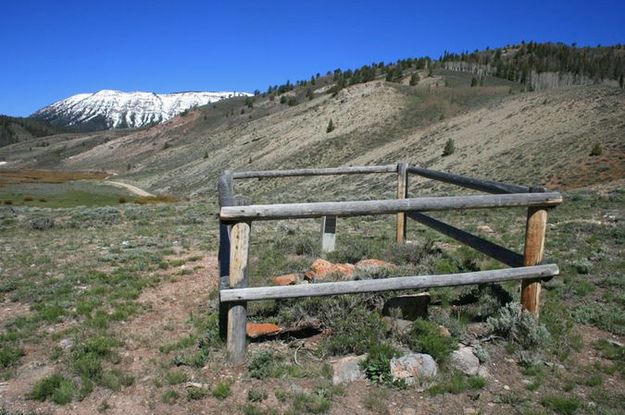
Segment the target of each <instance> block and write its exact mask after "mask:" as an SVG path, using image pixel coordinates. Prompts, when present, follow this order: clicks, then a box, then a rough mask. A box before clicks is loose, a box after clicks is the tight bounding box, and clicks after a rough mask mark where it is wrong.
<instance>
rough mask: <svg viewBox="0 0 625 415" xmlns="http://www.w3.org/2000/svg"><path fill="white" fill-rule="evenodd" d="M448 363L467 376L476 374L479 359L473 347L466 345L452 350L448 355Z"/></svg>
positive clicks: (478, 368) (478, 367)
mask: <svg viewBox="0 0 625 415" xmlns="http://www.w3.org/2000/svg"><path fill="white" fill-rule="evenodd" d="M449 364H450V365H451V367H453V368H455V369H458V370H459V371H461V372H462V373H464V374H465V375H469V376H475V375H477V373H478V371H479V370H480V359H478V358H477V356H475V354H474V353H473V348H472V347H467V346H465V347H461V348H459V349H458V350H456V351H454V352H453V353H452V354H451V356H450V357H449Z"/></svg>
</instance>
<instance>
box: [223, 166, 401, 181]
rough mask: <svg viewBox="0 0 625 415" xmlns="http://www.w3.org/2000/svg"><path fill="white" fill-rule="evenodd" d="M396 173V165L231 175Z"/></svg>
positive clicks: (244, 177) (282, 175)
mask: <svg viewBox="0 0 625 415" xmlns="http://www.w3.org/2000/svg"><path fill="white" fill-rule="evenodd" d="M396 171H397V165H395V164H389V165H386V166H348V167H329V168H319V169H290V170H260V171H239V172H235V173H233V175H232V177H233V178H235V179H254V178H267V177H293V176H328V175H334V174H369V173H395V172H396Z"/></svg>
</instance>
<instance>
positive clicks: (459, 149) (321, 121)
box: [63, 71, 625, 193]
mask: <svg viewBox="0 0 625 415" xmlns="http://www.w3.org/2000/svg"><path fill="white" fill-rule="evenodd" d="M457 76H458V74H454V73H450V72H447V71H439V72H437V73H436V74H435V77H434V78H433V79H430V80H429V84H425V85H421V86H417V87H409V86H405V85H401V84H400V85H398V84H391V83H386V82H383V81H374V82H369V83H366V84H359V85H354V86H351V87H349V88H346V89H344V90H342V91H340V92H339V93H338V94H337V95H336V96H335V97H331V96H329V95H325V94H324V95H321V96H318V97H317V98H315V99H313V100H311V101H309V102H304V103H302V104H300V105H297V106H294V107H287V108H278V109H279V111H275V112H270V113H268V114H267V115H262V114H261V115H259V116H258V118H255V117H254V112H255V111H259V112H261V111H262V110H263V108H262V106H268V107H272V108H273V107H276V106H278V107H280V104H276V103H272V102H271V101H265V102H261V103H258V104H257V106H258V107H260V108H258V109H257V108H256V107H255V108H254V109H253V110H251V111H250V112H249V113H245V114H243V115H236V116H234V117H230V118H229V119H223V120H221V122H211V123H209V125H206V122H207V121H206V120H205V118H206V117H209V116H210V114H211V112H213V111H215V110H214V109H212V108H204V109H202V110H200V111H197V112H194V113H192V114H191V115H189V116H188V117H184V118H180V119H177V120H176V122H175V123H172V124H170V125H167V126H164V127H163V128H157V129H152V130H150V131H146V132H137V133H133V134H130V135H127V136H124V137H120V138H118V139H116V140H114V141H112V142H110V143H107V144H106V145H100V146H97V147H94V148H93V149H91V150H90V151H87V152H84V153H81V154H79V155H77V156H76V157H74V158H72V159H71V160H65V161H64V163H63V165H64V166H65V167H66V168H72V169H74V168H89V167H92V166H97V167H99V168H105V169H115V168H119V166H120V165H122V166H128V165H130V166H131V169H130V170H129V171H127V172H123V171H121V172H120V173H122V174H124V175H127V176H128V178H129V179H130V180H134V181H137V182H138V183H140V184H141V185H142V186H145V187H147V188H150V189H153V190H157V191H168V192H181V193H187V192H196V191H198V190H200V191H205V192H210V191H212V189H213V187H214V181H213V179H214V178H215V177H216V175H217V173H218V171H220V170H222V169H225V168H231V169H235V170H241V169H262V168H286V167H298V166H335V165H344V164H356V165H357V164H376V163H388V162H394V161H397V160H406V161H410V162H412V163H416V164H420V165H425V166H428V167H432V168H437V169H443V170H451V171H455V172H458V173H470V174H473V175H477V176H482V177H490V178H493V179H500V180H510V181H513V182H515V181H518V182H522V183H528V184H535V183H549V184H552V185H558V186H559V185H562V186H581V185H586V184H591V183H594V182H600V181H605V180H611V179H615V178H619V177H622V173H623V171H624V170H625V169H624V164H625V160H623V155H624V154H625V147H624V143H623V142H622V139H621V138H622V136H623V134H624V133H625V122H624V121H623V120H624V119H625V105H624V104H625V93H624V92H623V91H622V90H619V89H617V88H610V87H601V86H592V87H591V86H587V87H575V88H569V89H562V90H552V91H544V92H534V93H520V94H512V95H510V94H509V91H510V87H509V86H504V85H499V86H498V85H492V86H485V87H476V88H471V87H468V86H462V85H459V86H456V87H436V86H435V85H436V83H437V82H438V84H439V85H442V84H443V82H445V81H447V82H448V83H451V82H452V81H454V77H457ZM455 81H458V79H457V78H456V79H455ZM466 82H469V80H466ZM428 85H429V86H428ZM282 107H284V105H282ZM237 110H238V109H237ZM237 112H238V111H237ZM249 117H251V119H250V118H249ZM233 118H234V119H233ZM330 119H332V120H333V123H334V124H335V125H336V129H335V130H334V131H332V132H330V133H327V132H326V127H327V125H328V122H329V120H330ZM209 121H210V119H209ZM449 138H451V139H453V140H455V144H456V152H455V153H454V154H452V155H451V156H449V157H442V149H443V147H444V145H445V142H446V141H447V140H448V139H449ZM595 143H600V145H601V146H602V148H603V150H604V153H603V155H602V156H600V157H590V156H589V153H590V151H591V148H592V146H593V145H594V144H595ZM205 154H206V155H207V156H208V157H207V158H204V155H205ZM350 180H352V179H350ZM356 180H365V179H360V178H357V179H356ZM366 180H370V178H366ZM312 181H313V182H314V181H315V180H314V179H313V180H312ZM324 183H327V180H324Z"/></svg>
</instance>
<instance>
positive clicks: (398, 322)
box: [382, 317, 413, 334]
mask: <svg viewBox="0 0 625 415" xmlns="http://www.w3.org/2000/svg"><path fill="white" fill-rule="evenodd" d="M382 320H384V322H385V323H386V324H387V325H388V326H389V327H390V328H391V329H393V331H395V332H397V333H399V334H407V333H408V332H409V331H410V329H411V328H412V324H413V323H412V321H410V320H402V319H400V318H392V317H382Z"/></svg>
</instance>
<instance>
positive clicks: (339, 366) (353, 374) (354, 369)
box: [332, 354, 367, 385]
mask: <svg viewBox="0 0 625 415" xmlns="http://www.w3.org/2000/svg"><path fill="white" fill-rule="evenodd" d="M366 358H367V355H366V354H363V355H360V356H347V357H344V358H342V359H339V360H337V361H336V362H334V363H333V364H332V369H333V370H334V375H333V376H332V383H333V384H335V385H338V384H342V383H350V382H354V381H356V380H361V379H365V372H364V371H363V370H362V369H361V367H360V363H361V362H362V361H364V360H365V359H366Z"/></svg>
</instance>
